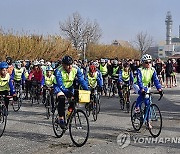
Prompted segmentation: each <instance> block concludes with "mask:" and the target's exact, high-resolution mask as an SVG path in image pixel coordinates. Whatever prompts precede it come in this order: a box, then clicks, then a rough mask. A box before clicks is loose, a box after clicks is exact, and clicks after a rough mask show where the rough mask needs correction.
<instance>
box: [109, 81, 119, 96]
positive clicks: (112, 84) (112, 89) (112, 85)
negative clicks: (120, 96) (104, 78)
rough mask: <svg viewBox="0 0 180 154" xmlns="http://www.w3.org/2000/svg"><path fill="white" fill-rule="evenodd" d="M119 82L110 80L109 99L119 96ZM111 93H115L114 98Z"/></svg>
mask: <svg viewBox="0 0 180 154" xmlns="http://www.w3.org/2000/svg"><path fill="white" fill-rule="evenodd" d="M117 80H118V79H117V78H110V79H109V98H110V97H112V96H114V95H115V94H117ZM111 93H113V95H112V96H111Z"/></svg>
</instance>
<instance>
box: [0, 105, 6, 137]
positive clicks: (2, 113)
mask: <svg viewBox="0 0 180 154" xmlns="http://www.w3.org/2000/svg"><path fill="white" fill-rule="evenodd" d="M6 124H7V109H6V106H5V105H4V104H1V106H0V137H1V136H2V135H3V133H4V131H5V128H6Z"/></svg>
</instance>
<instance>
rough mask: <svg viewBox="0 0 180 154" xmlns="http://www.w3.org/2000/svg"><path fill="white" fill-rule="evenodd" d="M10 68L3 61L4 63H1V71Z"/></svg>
mask: <svg viewBox="0 0 180 154" xmlns="http://www.w3.org/2000/svg"><path fill="white" fill-rule="evenodd" d="M8 67H9V66H8V64H7V62H5V61H3V62H1V63H0V69H3V68H8Z"/></svg>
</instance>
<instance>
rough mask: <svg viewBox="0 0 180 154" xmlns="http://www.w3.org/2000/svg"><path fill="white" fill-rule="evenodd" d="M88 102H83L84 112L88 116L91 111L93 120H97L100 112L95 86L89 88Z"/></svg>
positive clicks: (98, 97) (98, 95)
mask: <svg viewBox="0 0 180 154" xmlns="http://www.w3.org/2000/svg"><path fill="white" fill-rule="evenodd" d="M90 98H91V99H90V103H86V104H85V109H86V114H87V116H88V117H89V116H90V113H91V112H92V115H93V119H94V121H96V120H97V115H98V114H99V112H100V94H99V92H98V91H97V88H95V89H92V90H91V96H90Z"/></svg>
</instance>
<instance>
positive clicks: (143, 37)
mask: <svg viewBox="0 0 180 154" xmlns="http://www.w3.org/2000/svg"><path fill="white" fill-rule="evenodd" d="M134 43H135V45H136V47H137V48H138V50H139V51H140V52H141V55H143V54H144V53H146V51H147V50H148V49H149V47H150V46H151V45H152V43H153V38H152V37H151V36H150V35H148V34H147V33H144V32H140V33H138V34H137V35H136V40H135V41H134Z"/></svg>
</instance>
